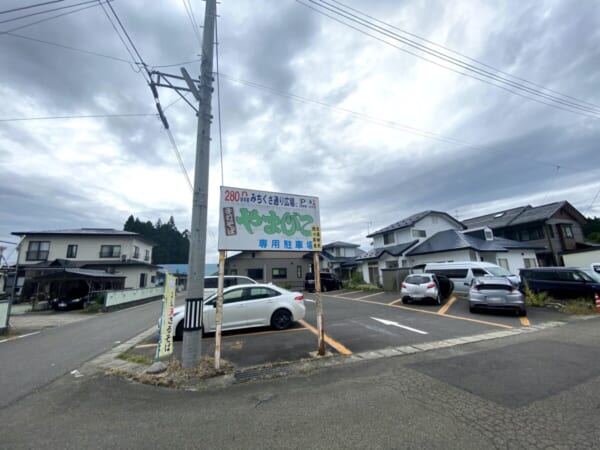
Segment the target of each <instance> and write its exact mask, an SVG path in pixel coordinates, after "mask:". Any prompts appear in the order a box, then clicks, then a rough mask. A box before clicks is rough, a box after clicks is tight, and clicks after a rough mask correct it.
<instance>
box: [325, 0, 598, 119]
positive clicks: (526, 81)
mask: <svg viewBox="0 0 600 450" xmlns="http://www.w3.org/2000/svg"><path fill="white" fill-rule="evenodd" d="M330 1H332V2H333V3H337V4H338V5H340V6H343V7H344V8H346V9H349V10H351V11H354V12H356V13H358V14H361V15H363V16H365V17H368V18H369V19H371V20H373V21H375V22H378V23H381V24H383V25H385V26H387V27H390V28H392V29H394V30H397V31H399V32H400V33H403V34H406V35H408V36H412V37H414V38H416V39H419V40H421V41H423V42H427V43H428V44H432V45H435V46H436V47H439V48H442V49H444V50H446V51H448V52H450V53H453V54H455V55H458V56H460V57H462V58H465V59H467V60H468V61H471V62H473V63H475V64H479V65H480V66H483V67H487V68H488V69H491V70H494V71H496V72H498V73H501V74H503V75H506V76H508V77H511V78H514V79H516V80H519V81H522V82H524V83H528V84H531V85H532V86H535V87H538V88H540V89H543V90H546V91H548V92H552V93H554V94H557V95H560V96H562V97H566V98H570V99H572V100H575V101H577V102H580V103H585V104H587V105H590V106H593V107H595V108H600V106H599V105H597V104H594V103H590V102H588V101H586V100H581V99H578V98H575V97H572V96H570V95H567V94H564V93H561V92H558V91H555V90H552V89H550V88H547V87H544V86H542V85H540V84H538V83H535V82H533V81H529V80H527V79H525V78H521V77H519V76H517V75H513V74H511V73H508V72H505V71H502V70H501V69H498V68H497V67H494V66H492V65H490V64H486V63H484V62H482V61H479V60H477V59H475V58H471V57H469V56H467V55H465V54H464V53H461V52H458V51H456V50H452V49H451V48H448V47H445V46H443V45H441V44H438V43H436V42H433V41H430V40H429V39H426V38H424V37H421V36H419V35H417V34H414V33H411V32H410V31H406V30H404V29H402V28H399V27H397V26H395V25H392V24H390V23H388V22H384V21H383V20H379V19H377V18H375V17H373V16H370V15H368V14H366V13H365V12H363V11H360V10H358V9H356V8H352V7H351V6H348V5H344V4H343V3H342V2H340V1H338V0H330Z"/></svg>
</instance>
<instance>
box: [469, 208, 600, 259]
mask: <svg viewBox="0 0 600 450" xmlns="http://www.w3.org/2000/svg"><path fill="white" fill-rule="evenodd" d="M586 222H587V221H586V219H585V217H584V216H583V215H582V214H581V213H580V212H579V211H578V210H577V209H576V208H575V207H573V206H572V205H571V204H570V203H569V202H567V201H561V202H555V203H549V204H547V205H541V206H531V205H526V206H519V207H517V208H512V209H507V210H504V211H498V212H494V213H491V214H486V215H484V216H479V217H474V218H472V219H467V220H464V221H463V223H464V224H465V225H466V226H467V227H468V228H469V229H473V228H482V227H488V228H490V229H491V230H492V231H493V232H494V235H495V236H497V237H503V238H506V239H512V240H515V241H519V242H527V243H530V244H531V245H533V246H536V247H538V248H539V250H537V251H536V257H537V261H538V266H556V265H564V261H563V258H562V256H561V254H562V253H563V252H568V251H572V250H579V249H585V248H589V247H590V245H589V244H587V243H586V242H585V239H584V235H583V229H582V226H583V225H584V224H585V223H586Z"/></svg>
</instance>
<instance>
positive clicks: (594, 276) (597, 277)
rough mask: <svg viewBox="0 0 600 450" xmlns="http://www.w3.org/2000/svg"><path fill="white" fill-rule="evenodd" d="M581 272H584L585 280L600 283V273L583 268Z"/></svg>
mask: <svg viewBox="0 0 600 450" xmlns="http://www.w3.org/2000/svg"><path fill="white" fill-rule="evenodd" d="M581 272H583V273H581V278H583V279H584V280H586V281H594V282H596V283H600V274H598V273H596V272H595V271H593V270H592V269H582V270H581Z"/></svg>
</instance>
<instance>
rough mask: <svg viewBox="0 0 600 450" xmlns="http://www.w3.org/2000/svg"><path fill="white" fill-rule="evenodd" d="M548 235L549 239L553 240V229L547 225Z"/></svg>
mask: <svg viewBox="0 0 600 450" xmlns="http://www.w3.org/2000/svg"><path fill="white" fill-rule="evenodd" d="M548 233H549V234H550V239H554V227H553V226H552V225H548Z"/></svg>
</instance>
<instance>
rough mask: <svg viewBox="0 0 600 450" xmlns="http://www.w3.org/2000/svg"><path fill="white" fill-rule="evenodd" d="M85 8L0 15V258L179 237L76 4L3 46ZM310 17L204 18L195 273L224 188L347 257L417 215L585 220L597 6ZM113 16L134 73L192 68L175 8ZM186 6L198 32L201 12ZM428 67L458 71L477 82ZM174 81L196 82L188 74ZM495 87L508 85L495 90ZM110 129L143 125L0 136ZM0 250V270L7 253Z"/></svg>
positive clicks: (240, 7) (173, 118)
mask: <svg viewBox="0 0 600 450" xmlns="http://www.w3.org/2000/svg"><path fill="white" fill-rule="evenodd" d="M83 2H84V0H67V1H62V2H54V3H52V4H48V5H45V6H43V7H40V8H32V9H23V10H18V11H14V12H10V13H4V12H5V11H7V10H10V9H13V8H20V7H23V6H26V5H32V4H35V3H42V0H28V1H23V0H4V1H2V2H1V5H0V11H2V12H3V13H2V14H0V22H2V23H0V33H2V34H0V73H1V76H0V97H1V99H2V102H1V106H0V240H4V241H12V242H16V240H17V239H18V238H17V237H16V236H11V234H10V233H11V232H13V231H28V230H52V229H70V228H81V227H111V228H116V229H122V228H123V224H124V222H125V220H126V219H127V217H128V216H129V215H130V214H133V215H134V216H136V217H139V218H140V219H141V220H144V221H145V220H150V221H152V222H153V223H154V222H156V221H157V219H159V218H160V219H162V220H163V222H164V221H166V220H167V219H168V218H169V216H171V215H172V216H173V217H174V218H175V223H176V225H177V227H178V228H179V229H180V230H184V229H186V228H189V227H190V221H191V214H190V211H191V191H190V188H189V186H188V184H187V181H186V179H185V177H184V175H183V174H182V171H181V168H180V166H179V163H178V161H177V157H176V154H175V152H174V150H173V148H172V146H171V144H170V141H169V137H168V134H167V133H166V132H165V130H164V129H163V127H162V124H161V121H160V120H159V119H158V118H157V116H156V114H155V113H156V109H155V106H154V100H153V97H152V93H151V91H150V89H149V88H148V86H147V84H146V82H145V81H144V78H143V76H142V74H141V73H138V72H139V71H138V69H137V68H136V66H135V65H134V64H130V63H128V62H127V61H128V60H129V61H132V57H131V56H130V55H129V54H128V52H127V51H126V49H125V46H124V45H123V43H122V42H121V40H120V39H119V36H118V35H117V33H116V32H115V30H114V29H113V27H112V25H111V22H109V19H108V18H107V15H106V14H105V12H104V11H103V9H102V8H101V7H100V6H99V5H98V4H93V3H87V4H84V5H81V6H79V7H77V8H76V9H81V8H85V7H88V6H92V7H90V8H87V9H85V10H82V11H79V12H75V13H72V14H68V15H64V16H61V17H57V18H55V19H53V20H47V21H43V22H40V23H37V24H33V25H31V26H27V27H24V28H20V29H17V30H15V29H16V28H19V27H22V26H23V25H27V24H31V23H33V22H37V21H39V20H41V19H44V18H47V17H49V16H52V15H58V14H62V13H65V12H71V11H73V9H63V10H57V11H55V12H53V13H50V14H43V15H33V16H30V17H27V18H19V17H21V16H25V15H29V14H32V13H35V12H39V11H42V10H48V9H54V8H61V7H64V6H69V5H73V4H78V3H83ZM316 3H317V4H313V3H311V2H310V0H302V1H300V2H297V1H293V0H252V1H243V0H237V1H233V0H221V2H220V4H219V5H218V14H219V17H218V35H219V36H218V38H219V46H218V49H219V72H220V76H219V80H220V97H221V108H220V114H219V112H218V110H217V97H216V95H215V96H213V112H214V117H215V120H214V123H213V127H212V144H211V165H210V188H209V211H208V213H209V217H208V225H209V231H208V238H207V261H208V262H216V260H217V251H216V241H217V235H216V234H217V225H218V214H217V208H218V195H219V186H220V185H221V176H222V175H223V179H224V184H225V185H226V186H234V187H244V188H251V189H260V190H268V191H278V192H289V193H295V194H304V195H314V196H318V197H319V198H320V205H321V225H322V229H323V240H324V242H325V243H328V242H331V241H335V240H342V241H346V242H352V243H356V244H360V245H361V247H362V248H363V249H365V250H368V249H369V239H367V238H366V235H367V234H368V232H369V231H374V230H376V229H378V228H381V227H384V226H386V225H389V224H391V223H393V222H395V221H398V220H400V219H402V218H404V217H407V216H409V215H411V214H413V213H416V212H419V211H423V210H427V209H435V210H440V211H446V212H448V213H449V214H451V215H453V216H455V217H456V218H458V219H459V220H461V219H467V218H470V217H474V216H478V215H481V214H486V213H489V212H493V211H495V210H501V209H505V208H511V207H516V206H521V205H526V204H532V205H541V204H544V203H549V202H553V201H560V200H568V201H569V202H571V203H572V204H573V205H574V206H575V207H576V208H578V209H579V210H580V211H581V212H582V213H584V214H585V215H587V216H594V215H597V216H600V199H599V198H597V194H598V192H599V190H600V176H599V175H600V171H599V163H600V151H599V149H598V147H599V144H600V89H599V86H600V71H599V70H598V69H599V68H600V2H598V1H596V0H581V1H577V2H573V1H570V0H562V1H561V0H557V1H535V2H522V1H519V0H515V1H505V2H491V1H476V0H465V1H452V2H445V1H441V0H437V1H434V0H431V1H426V0H422V1H411V0H406V1H402V2H400V1H398V0H389V1H383V0H379V1H377V2H373V1H370V0H344V1H343V3H342V4H339V3H336V2H334V1H333V0H328V3H329V5H330V6H328V5H327V4H326V3H321V2H316ZM111 4H112V6H113V8H114V10H115V11H116V13H117V15H118V17H119V19H120V20H121V22H122V24H123V25H124V27H125V29H126V30H127V33H128V34H129V36H130V38H131V39H132V41H133V43H134V44H135V46H136V48H137V50H138V51H139V53H140V55H141V57H142V58H143V60H144V62H145V63H146V64H148V66H149V67H150V68H153V67H157V66H165V65H174V66H172V67H162V68H160V69H157V70H162V71H164V72H167V73H171V74H176V75H178V74H180V67H182V66H183V63H186V62H190V61H195V60H197V59H198V55H199V53H200V50H199V49H200V45H199V43H198V40H197V39H196V36H195V34H194V28H193V26H192V24H191V21H190V18H189V17H188V14H187V13H186V8H185V6H186V2H184V1H183V0H182V1H178V0H169V1H167V0H153V1H151V2H150V1H147V0H146V1H144V0H114V1H113V2H112V3H111ZM319 5H320V6H319ZM343 5H346V6H349V7H351V8H355V9H356V10H357V11H360V12H362V13H365V14H368V15H369V16H370V17H371V18H370V19H368V21H369V23H371V24H373V25H375V26H376V27H377V26H379V27H386V29H387V30H388V31H387V32H384V33H385V34H383V33H382V32H381V31H382V28H376V29H370V30H369V29H367V28H364V27H363V26H359V25H357V24H356V23H353V24H352V23H351V25H352V26H353V27H355V28H358V29H360V30H362V32H360V31H358V30H357V29H355V28H351V27H349V26H347V25H344V24H342V23H340V22H339V21H340V20H341V21H346V22H348V19H344V18H343V17H341V16H340V15H338V14H337V13H336V11H337V12H339V10H336V11H327V10H325V9H323V7H329V8H331V7H341V6H343ZM191 6H192V8H193V13H194V15H195V18H196V20H197V22H198V23H199V24H200V25H201V24H202V22H203V20H204V2H201V1H199V0H191ZM311 8H312V9H311ZM105 9H106V10H107V12H109V15H110V10H109V9H108V8H107V7H105ZM319 11H320V12H321V13H325V14H328V15H329V16H331V17H327V16H325V15H323V14H321V13H319ZM346 11H347V12H350V13H352V14H355V15H357V16H358V12H356V11H349V10H346ZM360 17H364V16H360ZM112 18H113V21H115V19H114V17H112ZM376 20H381V21H383V22H385V24H384V23H381V22H376ZM390 27H395V28H390ZM10 30H14V31H11V33H12V34H7V33H5V32H6V31H10ZM392 32H393V33H395V34H391V33H392ZM403 32H409V33H413V34H414V35H416V36H419V37H421V38H425V39H427V40H428V41H429V42H427V41H422V40H418V39H417V38H416V37H414V36H412V35H410V34H405V33H403ZM365 33H368V34H370V35H371V36H369V35H367V34H365ZM199 34H200V35H201V30H200V32H199ZM17 35H18V36H17ZM398 36H399V37H400V38H402V39H406V38H410V39H411V40H412V41H416V42H417V43H420V44H421V45H427V46H428V48H429V49H430V50H432V51H433V52H434V53H433V54H432V53H431V52H430V53H429V54H425V53H423V52H422V51H421V50H419V49H417V48H415V47H414V46H413V47H411V46H409V45H410V43H409V44H408V45H407V43H406V41H404V43H403V42H401V41H399V40H398V39H397V38H398ZM32 38H33V39H32ZM40 41H45V42H40ZM50 43H52V44H56V45H50ZM435 44H438V45H439V46H435ZM440 46H443V47H440ZM64 47H70V49H68V48H64ZM75 49H77V50H75ZM421 49H422V48H421ZM80 50H82V51H80ZM450 50H452V51H455V52H459V53H460V54H462V55H463V56H460V55H458V54H456V53H450ZM86 52H88V53H86ZM89 52H92V53H95V54H91V53H89ZM435 52H443V53H444V54H445V55H449V56H451V57H453V58H460V59H461V60H462V61H463V62H467V63H468V64H470V65H471V66H470V67H475V68H476V69H477V70H479V72H478V75H476V76H477V77H478V78H481V80H477V79H474V78H472V77H467V76H465V75H462V74H460V73H457V72H465V71H467V70H468V69H467V68H465V67H464V65H463V67H462V68H460V67H458V66H457V65H453V64H452V61H455V60H450V59H449V58H447V57H446V59H445V60H442V59H440V55H441V53H435ZM411 53H413V54H411ZM415 54H417V55H418V56H419V57H417V56H415ZM100 55H103V56H100ZM465 57H468V58H471V59H466V58H465ZM423 58H427V59H428V60H429V61H426V60H424V59H423ZM442 58H443V56H442ZM477 62H478V63H484V64H486V66H481V65H476V63H477ZM441 66H446V68H445V67H441ZM185 67H186V68H187V70H188V71H189V72H190V73H191V74H192V76H198V75H199V70H200V69H199V64H198V63H197V62H192V63H188V64H185ZM448 68H450V69H451V70H449V69H448ZM215 71H216V64H215ZM500 71H501V72H500ZM470 73H471V75H473V73H474V72H473V71H471V72H470ZM487 74H491V75H492V76H495V77H496V78H495V79H490V78H489V76H488V75H487ZM510 75H513V76H514V77H518V78H514V77H510ZM498 77H501V78H502V79H504V80H509V81H510V82H511V83H512V84H508V85H507V84H506V83H504V84H503V88H501V87H498V86H497V84H500V83H501V81H498ZM494 80H495V81H494ZM528 82H531V83H535V84H529V83H528ZM522 87H525V88H527V89H528V90H523V89H522ZM510 91H513V92H517V93H516V94H515V93H513V92H510ZM216 93H217V90H216V85H215V94H216ZM159 94H160V101H161V104H162V106H163V108H166V116H167V118H168V120H169V123H170V128H171V131H172V133H173V136H174V139H175V142H176V144H177V146H178V148H179V151H180V152H181V155H182V158H183V162H184V165H185V166H186V168H187V171H188V172H189V175H190V178H191V179H192V180H193V169H194V155H195V140H196V117H195V113H194V111H193V110H192V108H191V107H190V106H189V105H187V104H186V103H185V102H184V101H181V100H180V101H177V102H175V103H173V102H174V101H175V100H177V98H178V97H177V94H175V93H174V92H173V91H170V90H168V89H160V90H159ZM566 96H568V97H566ZM524 97H532V98H533V99H535V100H537V101H534V100H532V99H528V98H524ZM171 103H173V104H172V105H171V106H168V105H170V104H171ZM544 103H549V104H550V105H547V104H544ZM561 108H562V109H561ZM125 114H147V115H143V116H128V117H110V118H77V119H46V120H8V119H32V118H39V117H44V118H49V117H57V116H82V115H125ZM219 115H220V117H221V120H222V123H221V131H222V142H221V141H220V139H219V127H218V125H219V123H218V117H219ZM221 148H222V160H223V167H221ZM0 245H5V246H6V247H8V248H7V250H5V256H8V255H10V254H11V252H12V250H13V248H14V246H13V245H10V244H2V243H0ZM10 259H14V255H13V256H12V257H11V258H10Z"/></svg>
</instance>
